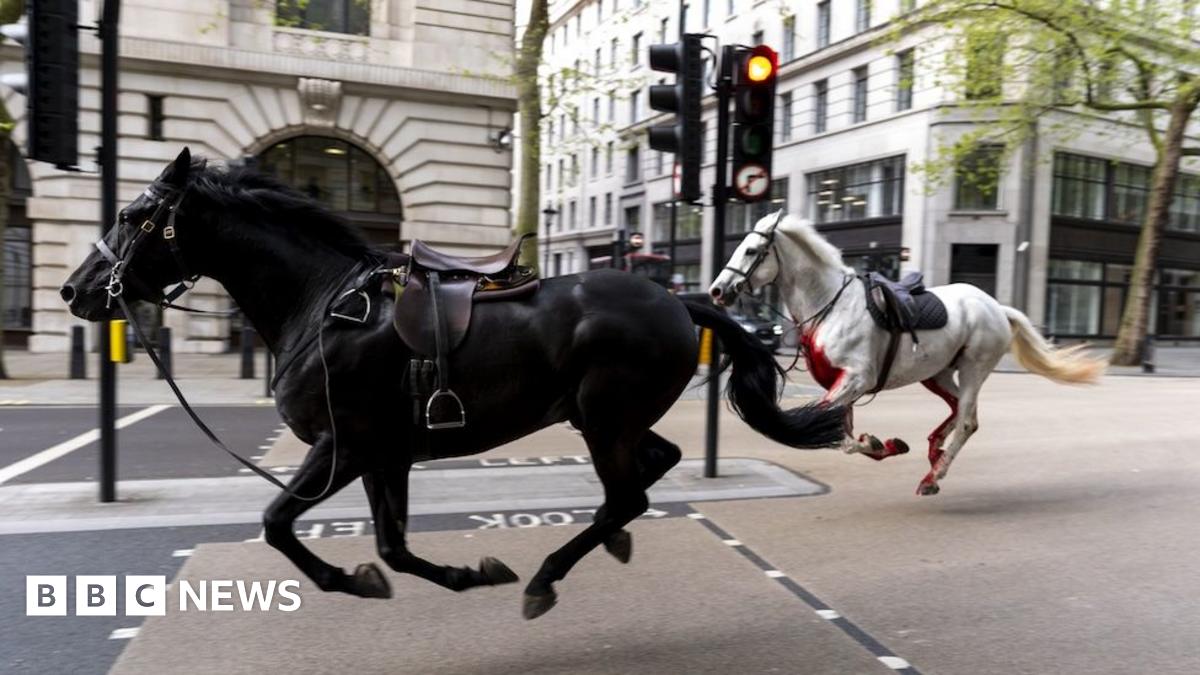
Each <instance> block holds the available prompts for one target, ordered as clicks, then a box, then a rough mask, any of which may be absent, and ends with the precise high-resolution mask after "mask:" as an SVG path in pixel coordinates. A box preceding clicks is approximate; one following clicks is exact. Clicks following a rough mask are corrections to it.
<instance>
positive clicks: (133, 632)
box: [108, 626, 140, 640]
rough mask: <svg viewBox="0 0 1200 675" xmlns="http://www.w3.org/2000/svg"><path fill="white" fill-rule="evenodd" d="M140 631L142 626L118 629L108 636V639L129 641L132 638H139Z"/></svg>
mask: <svg viewBox="0 0 1200 675" xmlns="http://www.w3.org/2000/svg"><path fill="white" fill-rule="evenodd" d="M139 629H140V626H133V627H131V628H118V629H116V630H114V631H113V632H112V633H111V634H110V635H109V636H108V639H109V640H129V639H131V638H135V637H137V634H138V630H139Z"/></svg>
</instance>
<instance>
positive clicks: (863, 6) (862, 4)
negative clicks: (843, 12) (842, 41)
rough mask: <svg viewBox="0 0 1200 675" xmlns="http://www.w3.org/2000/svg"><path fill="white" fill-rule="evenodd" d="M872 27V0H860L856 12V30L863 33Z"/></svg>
mask: <svg viewBox="0 0 1200 675" xmlns="http://www.w3.org/2000/svg"><path fill="white" fill-rule="evenodd" d="M870 27H871V0H858V6H857V8H856V9H855V12H854V30H855V32H857V33H862V32H863V31H865V30H867V29H868V28H870Z"/></svg>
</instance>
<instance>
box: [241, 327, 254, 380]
mask: <svg viewBox="0 0 1200 675" xmlns="http://www.w3.org/2000/svg"><path fill="white" fill-rule="evenodd" d="M242 379H243V380H253V379H254V329H253V328H251V327H249V326H242Z"/></svg>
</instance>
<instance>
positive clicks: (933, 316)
mask: <svg viewBox="0 0 1200 675" xmlns="http://www.w3.org/2000/svg"><path fill="white" fill-rule="evenodd" d="M872 285H873V284H872V283H870V282H868V281H867V280H865V279H864V282H863V286H864V289H865V290H866V294H867V311H868V312H869V313H870V314H871V319H873V320H874V321H875V325H877V326H879V327H880V328H882V329H884V330H886V331H891V330H901V331H909V330H937V329H939V328H945V327H946V322H947V321H949V315H948V314H947V313H946V305H945V304H944V303H943V302H942V300H941V298H939V297H938V296H937V295H935V294H933V293H930V292H929V291H927V290H925V289H924V288H923V287H921V290H920V291H919V292H917V293H916V294H913V295H911V297H912V304H910V305H909V306H908V307H909V311H910V312H911V314H912V317H913V325H912V326H896V325H895V321H894V320H893V319H892V317H890V316H888V315H886V314H885V313H884V311H883V310H882V309H880V307H879V306H878V305H877V304H876V302H875V300H874V298H872V293H871V288H872Z"/></svg>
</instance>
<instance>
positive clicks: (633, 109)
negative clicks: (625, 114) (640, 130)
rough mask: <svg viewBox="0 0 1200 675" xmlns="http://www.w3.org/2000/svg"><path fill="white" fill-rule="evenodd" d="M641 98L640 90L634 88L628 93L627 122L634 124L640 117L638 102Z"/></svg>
mask: <svg viewBox="0 0 1200 675" xmlns="http://www.w3.org/2000/svg"><path fill="white" fill-rule="evenodd" d="M641 100H642V90H641V89H634V90H633V91H632V92H631V93H630V94H629V123H630V124H635V123H637V121H638V120H639V119H641V117H642V112H641V110H640V107H641V106H640V104H641Z"/></svg>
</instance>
